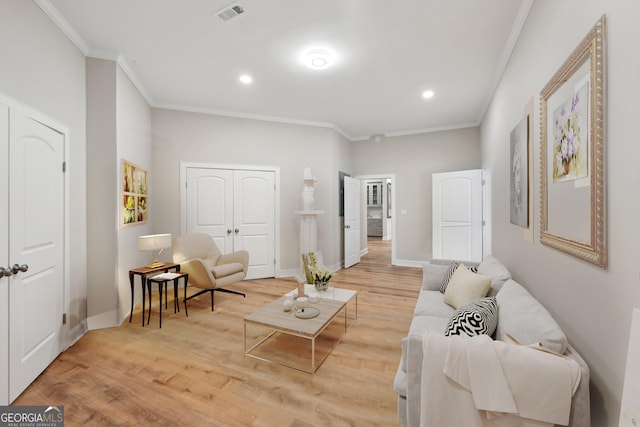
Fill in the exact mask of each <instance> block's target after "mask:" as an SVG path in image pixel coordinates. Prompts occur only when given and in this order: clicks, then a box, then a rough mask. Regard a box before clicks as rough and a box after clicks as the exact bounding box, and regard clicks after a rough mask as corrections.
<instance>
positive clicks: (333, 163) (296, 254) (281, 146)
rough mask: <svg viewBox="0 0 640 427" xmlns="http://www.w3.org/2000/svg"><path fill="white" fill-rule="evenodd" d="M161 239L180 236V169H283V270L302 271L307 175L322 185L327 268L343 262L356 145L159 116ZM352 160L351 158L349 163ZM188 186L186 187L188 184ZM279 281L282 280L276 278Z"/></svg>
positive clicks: (156, 205)
mask: <svg viewBox="0 0 640 427" xmlns="http://www.w3.org/2000/svg"><path fill="white" fill-rule="evenodd" d="M151 117H152V130H153V170H154V171H155V173H154V174H153V176H152V178H151V182H152V184H153V188H154V202H153V206H152V207H153V209H154V211H155V213H154V215H155V216H154V220H153V224H154V231H156V232H163V233H172V234H173V235H174V236H177V235H178V234H179V231H180V229H179V227H180V217H179V212H180V206H179V194H180V192H179V190H180V185H181V184H180V183H179V172H180V162H181V161H185V162H203V163H215V164H230V165H247V166H251V165H253V166H278V167H280V183H281V189H280V194H281V200H280V215H281V216H280V230H281V243H280V268H281V270H289V271H290V270H297V269H298V268H299V266H300V261H299V260H300V248H299V233H300V225H299V224H300V218H299V216H298V215H295V214H294V213H293V212H294V211H296V210H300V209H301V208H302V203H301V198H300V194H301V192H302V188H303V179H302V178H303V172H304V168H305V167H310V168H311V172H312V174H313V176H314V177H315V178H316V179H317V180H318V181H317V182H316V185H315V206H316V209H318V210H324V211H325V212H326V213H325V214H324V215H320V216H319V218H318V247H319V249H320V250H321V251H322V252H323V255H324V256H325V262H326V263H327V264H331V265H333V264H335V263H337V262H338V261H339V259H338V257H339V253H338V252H336V248H337V247H338V246H339V243H338V240H339V237H338V235H337V233H336V230H337V229H338V227H339V225H338V224H339V219H338V196H337V189H338V170H339V169H342V170H344V168H343V166H344V162H345V160H344V159H343V158H342V155H343V154H344V152H345V150H347V151H348V149H345V148H344V147H343V145H345V144H348V142H347V141H346V140H345V139H344V138H342V137H340V136H339V135H338V134H337V132H335V131H334V130H332V129H327V128H318V127H310V126H300V125H291V124H284V123H274V122H267V121H260V120H249V119H239V118H230V117H222V116H215V115H210V114H199V113H191V112H182V111H172V110H164V109H155V108H154V109H152V112H151ZM346 157H347V158H348V156H346ZM182 185H183V184H182ZM276 274H278V272H276Z"/></svg>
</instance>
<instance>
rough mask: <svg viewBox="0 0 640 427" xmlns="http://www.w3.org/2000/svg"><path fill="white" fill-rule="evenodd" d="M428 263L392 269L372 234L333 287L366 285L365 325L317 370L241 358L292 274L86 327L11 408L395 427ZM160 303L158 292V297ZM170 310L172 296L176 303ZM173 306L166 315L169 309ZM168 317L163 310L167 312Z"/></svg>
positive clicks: (221, 422)
mask: <svg viewBox="0 0 640 427" xmlns="http://www.w3.org/2000/svg"><path fill="white" fill-rule="evenodd" d="M420 281H421V270H420V269H418V268H409V267H393V266H391V265H390V243H389V242H382V241H381V240H380V239H370V241H369V254H368V255H366V256H365V257H363V259H362V261H361V263H360V264H359V265H357V266H354V267H352V268H350V269H342V270H340V271H339V272H338V274H337V275H335V276H334V278H333V279H332V282H333V283H334V284H335V285H336V286H338V287H344V288H348V289H353V290H357V291H358V316H359V318H358V321H357V323H356V324H355V325H354V326H353V327H352V328H351V329H350V330H349V332H348V333H347V334H346V336H345V337H344V338H343V340H342V342H340V343H339V344H338V345H337V346H336V347H335V349H334V350H333V352H332V353H331V354H330V355H329V357H328V358H327V359H326V361H325V362H324V364H323V365H322V366H321V367H320V369H319V370H318V371H317V372H316V374H315V375H309V374H304V373H301V372H298V371H295V370H292V369H288V368H285V367H280V366H277V365H273V364H270V363H265V362H262V361H259V360H255V359H251V358H248V357H245V356H244V355H243V340H242V331H243V321H242V319H243V318H244V316H245V315H247V314H249V313H251V312H253V311H255V310H256V309H258V308H259V307H261V306H263V305H264V304H266V303H268V302H270V301H272V300H274V299H275V298H277V297H279V296H281V295H282V294H283V293H285V292H287V291H289V290H291V289H293V288H294V287H295V285H296V283H295V282H294V281H292V280H289V279H263V280H252V281H245V282H242V283H241V284H238V285H235V286H234V289H237V290H241V291H243V292H246V293H247V297H246V298H245V299H243V298H242V297H240V296H237V295H231V294H223V293H217V294H216V308H215V312H211V308H210V299H209V297H208V296H206V295H205V296H203V297H201V298H197V299H194V300H191V301H190V303H189V317H188V318H185V315H184V310H182V311H181V312H180V313H176V314H174V313H173V310H169V311H168V312H164V313H163V319H162V320H163V322H162V329H159V328H158V313H157V307H158V304H157V301H156V300H154V311H153V312H152V316H151V325H150V326H145V327H144V328H143V327H142V326H141V324H140V323H141V313H140V307H137V308H136V309H135V311H134V315H133V321H132V323H128V322H125V323H123V324H122V326H120V327H117V328H111V329H102V330H95V331H90V332H88V333H87V334H86V335H85V336H84V337H82V338H81V339H80V340H79V341H78V342H77V343H76V344H75V345H74V346H72V347H71V348H69V349H68V350H67V351H66V352H64V353H62V354H61V355H60V356H59V357H58V358H57V359H56V360H55V361H54V362H53V363H52V364H51V365H50V366H49V367H48V368H47V370H46V371H45V372H44V373H43V374H42V375H40V376H39V377H38V378H37V380H36V381H35V382H34V383H33V384H32V385H31V386H30V387H29V388H28V389H27V390H26V391H25V392H24V393H23V394H22V395H21V396H20V397H19V398H18V399H17V400H16V401H15V402H14V403H13V404H14V405H64V407H65V408H64V409H65V421H66V425H67V426H84V425H91V426H93V425H96V426H100V425H135V426H151V425H153V426H156V425H180V426H227V425H228V426H291V427H293V426H300V427H302V426H395V425H398V424H397V421H396V394H395V392H394V391H393V380H394V376H395V372H396V369H397V367H398V363H399V360H400V354H401V350H400V339H401V338H402V337H403V336H405V335H406V333H407V331H408V329H409V324H410V321H411V316H412V312H413V307H414V305H415V301H416V298H417V296H418V292H419V287H420ZM154 296H155V297H156V298H157V292H156V293H154ZM169 305H170V306H171V300H170V301H169ZM166 313H169V314H166ZM164 314H166V316H165V315H164Z"/></svg>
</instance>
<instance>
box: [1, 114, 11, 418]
mask: <svg viewBox="0 0 640 427" xmlns="http://www.w3.org/2000/svg"><path fill="white" fill-rule="evenodd" d="M8 151H9V108H8V107H7V106H6V105H2V104H0V171H7V170H9V157H8V155H7V152H8ZM8 188H9V174H8V173H0V267H3V268H6V267H7V266H8V265H9V239H8V237H9V191H8ZM8 344H9V278H8V277H2V276H0V405H2V406H6V405H8V404H9V403H10V402H9V346H8Z"/></svg>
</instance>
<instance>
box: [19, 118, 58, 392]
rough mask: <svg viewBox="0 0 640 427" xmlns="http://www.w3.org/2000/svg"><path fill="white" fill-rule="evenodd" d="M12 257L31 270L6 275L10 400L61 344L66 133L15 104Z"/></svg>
mask: <svg viewBox="0 0 640 427" xmlns="http://www.w3.org/2000/svg"><path fill="white" fill-rule="evenodd" d="M9 145H10V147H9V177H10V178H9V181H10V182H9V197H10V203H9V224H10V227H9V229H10V231H9V262H10V263H11V264H19V265H22V264H25V265H28V271H26V272H20V273H18V274H14V275H12V276H11V277H10V278H9V325H10V327H9V337H10V338H9V343H10V345H9V347H10V348H9V386H10V387H9V390H10V391H9V400H10V401H13V400H14V399H15V398H16V397H17V396H18V395H19V394H20V393H21V392H22V391H23V390H24V389H25V388H26V387H27V386H28V385H29V384H30V383H31V382H32V381H33V380H34V379H35V378H36V377H37V376H38V375H39V374H40V373H41V372H42V371H43V370H44V369H45V368H46V367H47V366H48V365H49V363H51V362H52V361H53V360H54V359H55V358H56V357H57V356H58V354H60V352H61V351H62V348H63V343H62V336H63V335H62V332H63V329H62V328H63V326H62V313H63V306H64V200H65V194H64V188H65V186H64V172H63V169H62V167H63V162H64V136H63V135H62V134H60V133H58V132H56V131H55V130H53V129H51V128H49V127H47V126H45V125H43V124H41V123H39V122H37V121H35V120H33V119H32V118H30V117H28V116H26V115H24V114H21V113H19V112H16V110H13V109H12V110H11V112H10V136H9Z"/></svg>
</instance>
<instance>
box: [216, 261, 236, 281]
mask: <svg viewBox="0 0 640 427" xmlns="http://www.w3.org/2000/svg"><path fill="white" fill-rule="evenodd" d="M243 268H244V266H243V265H242V264H241V263H239V262H230V263H229V264H221V265H217V266H215V267H213V268H212V269H211V272H212V273H213V277H215V278H216V279H219V278H221V277H226V276H228V275H230V274H233V273H239V272H241V271H242V269H243Z"/></svg>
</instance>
